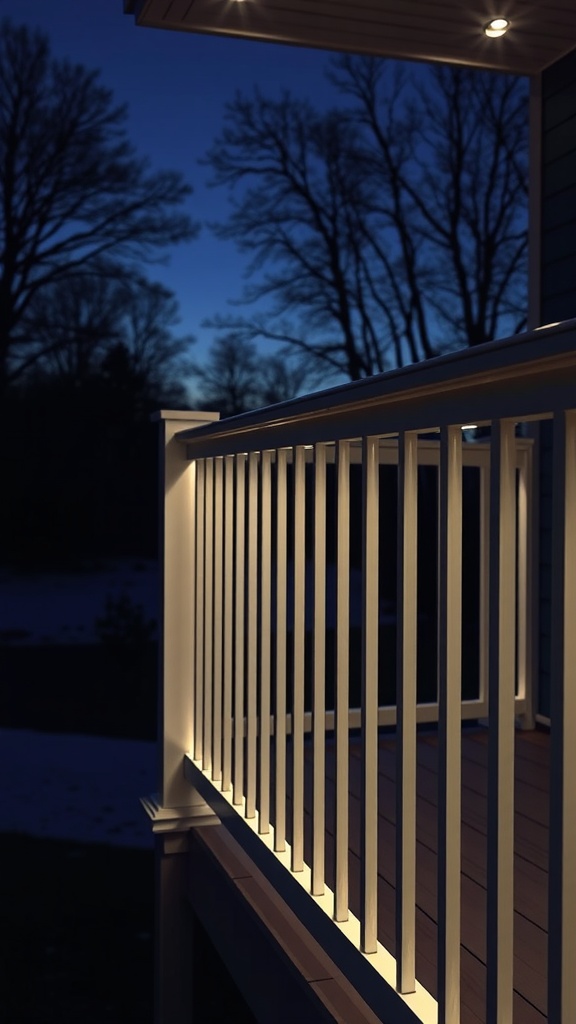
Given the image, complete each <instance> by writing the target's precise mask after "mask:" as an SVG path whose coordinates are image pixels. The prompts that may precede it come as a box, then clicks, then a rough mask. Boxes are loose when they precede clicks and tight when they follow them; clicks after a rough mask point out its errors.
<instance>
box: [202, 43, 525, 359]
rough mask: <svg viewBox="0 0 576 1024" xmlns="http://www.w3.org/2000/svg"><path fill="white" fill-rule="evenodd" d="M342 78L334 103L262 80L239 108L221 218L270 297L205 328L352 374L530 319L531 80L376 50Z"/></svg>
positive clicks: (228, 139)
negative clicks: (328, 107)
mask: <svg viewBox="0 0 576 1024" xmlns="http://www.w3.org/2000/svg"><path fill="white" fill-rule="evenodd" d="M331 77H332V79H333V81H334V83H335V84H336V86H337V88H338V89H339V90H340V92H341V94H342V96H343V99H344V100H345V103H343V105H342V107H341V108H340V109H337V110H333V111H329V112H328V113H323V114H320V113H318V112H317V111H315V110H314V109H313V107H312V106H311V105H310V104H308V103H303V102H301V101H299V100H295V99H293V98H292V97H291V96H289V95H284V96H283V97H282V98H281V99H280V100H270V99H266V98H264V97H263V96H262V95H261V94H260V93H258V92H256V93H255V94H254V95H253V97H252V98H250V99H249V98H246V97H243V96H242V95H239V94H238V95H237V96H236V98H235V99H234V101H233V102H232V103H231V104H230V105H229V107H228V110H227V117H226V124H225V128H224V130H223V132H222V133H221V135H220V136H219V138H218V139H217V140H216V141H215V143H214V145H213V146H212V148H211V150H210V152H209V153H208V156H207V161H206V162H207V163H208V165H209V166H210V167H211V168H212V171H213V183H214V184H216V185H220V186H224V187H226V188H228V190H229V192H230V196H231V201H232V212H231V215H230V216H229V217H228V218H227V220H226V222H225V223H224V224H222V225H220V226H217V227H216V230H217V231H218V233H219V234H220V235H221V236H222V237H224V238H231V239H234V240H235V241H236V242H237V244H238V246H239V248H240V249H241V251H244V252H246V253H248V254H249V255H250V257H251V262H250V264H249V267H248V275H249V281H250V283H249V285H248V287H247V288H246V290H245V293H244V296H243V300H242V301H243V302H245V303H254V302H258V304H259V308H260V312H258V313H256V314H253V315H249V316H236V317H234V316H230V317H220V318H216V319H215V320H213V321H212V322H211V326H213V327H215V328H217V329H218V330H221V331H231V330H232V331H234V333H235V334H236V335H237V336H241V337H243V338H244V339H246V340H253V339H256V338H258V337H260V338H267V339H270V340H272V341H275V342H277V343H279V344H280V345H281V346H282V347H283V348H284V349H287V350H290V351H294V350H296V351H298V352H300V353H302V354H304V355H306V356H308V357H311V358H312V359H313V360H314V361H315V362H316V364H317V365H322V366H323V367H324V370H325V372H328V373H333V374H338V375H345V376H347V377H350V378H351V379H357V378H359V377H362V376H367V375H370V374H373V373H377V372H380V371H381V370H383V369H386V368H387V367H388V366H391V365H402V364H404V363H406V362H413V361H416V360H419V359H422V358H428V357H430V356H432V355H435V354H437V353H438V352H439V351H442V350H444V349H446V348H448V347H454V346H458V345H466V344H477V343H479V342H480V341H485V340H489V339H491V338H494V337H496V336H497V335H498V334H499V333H504V332H506V331H511V330H517V329H520V328H521V326H522V324H523V320H524V316H525V304H526V297H525V295H526V286H525V261H526V246H527V231H526V222H527V211H526V189H527V186H526V179H527V172H526V149H527V140H526V134H527V104H526V88H525V83H524V82H522V81H521V80H518V79H512V78H509V77H505V76H501V77H498V78H496V77H494V76H492V77H491V79H490V82H488V80H487V78H486V76H485V75H484V74H482V73H479V72H474V71H468V70H464V69H459V68H442V69H440V70H432V69H422V68H420V69H419V70H418V73H417V74H416V75H415V76H412V77H409V76H408V75H407V74H406V73H405V74H403V75H402V74H397V73H394V72H390V71H389V65H387V64H386V63H384V62H383V61H379V60H376V59H372V58H364V57H361V58H360V57H343V58H339V59H337V60H336V61H335V62H333V64H332V70H331ZM263 303H266V306H264V307H263ZM262 308H264V312H262ZM281 350H282V349H281Z"/></svg>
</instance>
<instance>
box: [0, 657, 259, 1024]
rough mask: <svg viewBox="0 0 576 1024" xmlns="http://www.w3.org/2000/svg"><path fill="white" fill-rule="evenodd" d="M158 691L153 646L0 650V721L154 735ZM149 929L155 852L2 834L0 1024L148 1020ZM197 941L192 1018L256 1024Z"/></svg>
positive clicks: (211, 1023) (5, 783) (197, 1023)
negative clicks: (196, 1008) (196, 1004)
mask: <svg viewBox="0 0 576 1024" xmlns="http://www.w3.org/2000/svg"><path fill="white" fill-rule="evenodd" d="M155 688H156V649H155V645H154V644H146V645H143V646H141V647H140V649H133V650H129V651H126V650H125V649H124V650H122V651H120V652H118V651H113V650H110V649H107V648H106V647H105V646H104V645H99V646H93V647H88V646H76V647H58V646H50V647H17V646H3V647H0V726H1V727H3V728H10V727H11V728H26V729H37V730H41V731H49V732H73V733H90V734H92V735H102V736H116V737H125V738H129V739H146V740H150V739H153V738H154V735H155V730H156V724H155V723H156V711H155V703H156V701H155ZM9 784H10V780H9V779H3V780H2V788H4V787H6V788H8V787H9ZM135 799H137V794H135ZM1 814H2V812H1V797H0V824H1ZM153 929H154V858H153V853H152V852H148V851H142V850H127V849H121V848H117V847H110V846H105V845H101V846H100V845H86V844H82V843H71V842H64V841H62V842H59V841H55V840H48V839H38V838H31V837H27V836H22V835H13V834H5V833H2V832H0V1021H1V1022H2V1024H152V1020H153V969H154V963H153V958H154V951H153ZM199 939H200V941H198V940H199ZM195 948H196V950H197V951H198V952H197V957H196V963H195V965H194V983H195V988H196V991H197V992H198V1011H197V1013H196V1015H195V1017H194V1024H252V1017H251V1015H250V1013H249V1012H248V1010H247V1008H246V1005H245V1003H244V1001H243V1000H242V998H241V996H240V995H239V993H238V992H237V990H236V989H235V987H234V985H233V983H232V982H231V980H230V978H229V976H228V975H227V973H226V971H225V969H224V967H223V965H222V964H221V963H220V962H219V960H218V958H217V956H216V955H215V951H214V949H213V948H212V946H211V945H210V942H209V940H208V939H207V937H206V936H204V935H203V934H202V932H201V930H200V929H198V933H197V935H196V936H195ZM215 993H216V996H217V1003H216V1002H215V995H214V994H215ZM163 1024H170V1022H169V1021H166V1022H163Z"/></svg>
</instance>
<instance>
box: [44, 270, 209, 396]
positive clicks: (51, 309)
mask: <svg viewBox="0 0 576 1024" xmlns="http://www.w3.org/2000/svg"><path fill="white" fill-rule="evenodd" d="M28 322H29V324H30V326H31V335H32V336H33V337H34V339H35V341H34V342H33V343H32V342H31V343H30V345H29V362H30V365H31V370H30V371H29V372H28V375H27V376H28V378H31V377H32V376H33V377H35V378H36V379H37V378H38V375H39V374H40V375H43V376H49V377H59V378H61V379H62V381H66V382H68V383H69V384H72V385H76V386H79V385H82V384H85V383H86V382H87V381H88V380H89V379H90V378H91V377H93V376H94V375H97V374H100V373H103V372H104V371H106V372H107V373H109V372H110V365H112V369H113V367H114V365H118V366H120V365H122V366H124V364H125V365H126V368H127V369H128V368H129V370H130V373H131V374H132V378H133V380H138V381H139V382H140V386H141V388H143V389H145V391H146V393H147V394H149V395H155V396H157V398H158V401H160V396H161V395H164V394H166V393H167V392H169V393H174V391H175V390H178V388H179V389H182V381H183V380H184V379H185V378H186V376H187V375H188V373H189V371H190V363H189V351H190V348H191V345H192V343H193V339H192V338H191V337H189V336H187V335H180V334H178V333H176V332H177V328H178V325H179V322H180V321H179V315H178V303H177V302H176V299H175V297H174V295H173V294H172V292H170V291H169V290H168V289H166V288H164V286H163V285H160V284H155V283H152V282H150V281H147V280H146V279H145V278H142V277H136V276H135V277H133V278H131V279H121V280H120V281H113V280H111V279H110V278H108V277H104V276H93V275H91V274H86V275H84V276H82V277H80V276H77V277H74V278H73V279H72V280H70V281H62V282H57V283H56V284H54V285H52V287H51V288H45V289H44V290H42V291H41V292H39V293H38V294H37V295H36V297H35V299H34V300H33V302H32V303H31V307H30V310H29V313H28ZM120 350H121V351H122V353H123V354H122V356H121V357H120V356H119V355H118V353H119V352H120ZM114 352H115V353H116V357H115V361H114V357H113V356H112V355H111V354H112V353H114ZM111 359H112V364H110V360H111ZM120 359H121V362H120V361H119V360H120ZM24 380H26V377H24Z"/></svg>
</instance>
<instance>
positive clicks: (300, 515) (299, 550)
mask: <svg viewBox="0 0 576 1024" xmlns="http://www.w3.org/2000/svg"><path fill="white" fill-rule="evenodd" d="M305 503H306V453H305V449H304V447H303V446H302V445H298V446H297V447H296V448H294V619H293V622H294V637H293V639H294V679H293V683H294V685H293V691H292V863H291V867H292V871H302V869H303V867H304V638H305V628H306V623H305V605H306V533H305V524H306V518H305V513H306V505H305Z"/></svg>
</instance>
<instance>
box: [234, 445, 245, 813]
mask: <svg viewBox="0 0 576 1024" xmlns="http://www.w3.org/2000/svg"><path fill="white" fill-rule="evenodd" d="M245 503H246V455H245V454H244V453H243V452H240V453H239V454H238V455H237V456H236V502H235V505H236V552H235V555H236V557H235V563H236V564H235V570H236V571H235V585H236V587H235V603H236V612H235V616H234V627H235V629H234V774H233V780H232V802H233V803H234V804H240V803H242V797H243V795H244V793H243V784H244V647H245V644H244V601H245V592H244V591H245V587H244V582H245V561H246V551H245V548H246V508H245Z"/></svg>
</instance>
